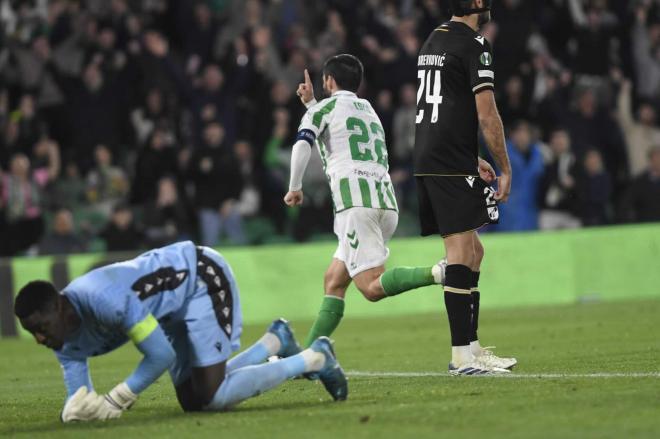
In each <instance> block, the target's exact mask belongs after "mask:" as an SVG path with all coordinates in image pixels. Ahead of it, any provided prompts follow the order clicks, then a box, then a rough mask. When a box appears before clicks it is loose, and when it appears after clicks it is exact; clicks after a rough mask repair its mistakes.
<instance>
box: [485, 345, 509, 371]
mask: <svg viewBox="0 0 660 439" xmlns="http://www.w3.org/2000/svg"><path fill="white" fill-rule="evenodd" d="M492 349H495V346H489V347H485V348H481V353H480V354H479V355H476V358H477V360H479V361H480V362H482V363H484V364H487V365H490V366H493V367H498V368H500V369H508V370H511V369H513V367H514V366H515V365H516V364H518V360H516V359H515V358H507V357H498V356H497V355H495V354H494V353H493V351H492Z"/></svg>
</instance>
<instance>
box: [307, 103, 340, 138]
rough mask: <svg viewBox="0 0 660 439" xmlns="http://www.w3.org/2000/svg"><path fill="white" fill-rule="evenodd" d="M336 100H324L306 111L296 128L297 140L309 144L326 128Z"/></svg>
mask: <svg viewBox="0 0 660 439" xmlns="http://www.w3.org/2000/svg"><path fill="white" fill-rule="evenodd" d="M336 103H337V99H326V100H323V101H321V102H319V103H318V104H316V105H314V106H313V107H312V108H310V109H309V110H307V113H305V115H304V116H303V119H302V121H301V122H300V127H299V128H298V137H297V140H305V141H307V142H309V143H310V144H311V143H313V142H314V140H316V138H317V137H318V136H320V135H321V134H322V133H323V131H325V129H326V128H327V127H328V124H329V123H330V119H331V117H332V111H333V110H334V109H335V104H336Z"/></svg>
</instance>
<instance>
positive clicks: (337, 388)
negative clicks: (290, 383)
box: [309, 337, 348, 401]
mask: <svg viewBox="0 0 660 439" xmlns="http://www.w3.org/2000/svg"><path fill="white" fill-rule="evenodd" d="M309 348H310V349H311V350H313V351H314V352H320V353H322V354H323V355H324V356H325V365H324V366H323V369H321V370H320V371H319V372H318V375H319V379H320V380H321V382H322V383H323V386H324V387H325V390H327V391H328V393H329V394H330V396H332V399H334V400H335V401H344V400H345V399H346V398H347V397H348V380H347V379H346V375H345V374H344V371H343V370H342V368H341V366H340V365H339V362H337V357H336V356H335V351H334V350H333V349H332V342H331V341H330V339H329V338H328V337H319V338H317V339H316V341H314V343H312V345H311V346H310V347H309Z"/></svg>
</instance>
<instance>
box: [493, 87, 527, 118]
mask: <svg viewBox="0 0 660 439" xmlns="http://www.w3.org/2000/svg"><path fill="white" fill-rule="evenodd" d="M524 92H525V90H524V88H523V81H522V78H521V77H520V76H518V75H515V76H512V77H511V78H509V80H508V81H507V83H506V84H505V85H504V99H501V100H500V103H499V109H500V114H501V116H502V122H503V123H504V124H505V125H506V126H510V125H511V124H512V123H514V122H515V121H517V120H522V119H525V118H526V117H527V115H528V114H529V103H528V102H527V97H526V96H525V95H524Z"/></svg>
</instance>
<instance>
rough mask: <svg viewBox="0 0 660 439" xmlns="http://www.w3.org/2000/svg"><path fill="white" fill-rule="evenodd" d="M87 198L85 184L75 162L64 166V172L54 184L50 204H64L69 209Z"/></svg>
mask: <svg viewBox="0 0 660 439" xmlns="http://www.w3.org/2000/svg"><path fill="white" fill-rule="evenodd" d="M86 199H87V184H86V183H85V180H84V179H83V178H82V177H81V176H80V170H79V169H78V165H76V163H75V162H69V163H67V164H66V165H65V166H64V174H63V175H62V177H60V178H59V179H58V180H57V181H56V182H55V184H54V187H53V191H52V196H51V204H52V205H55V206H66V207H68V208H70V209H75V208H76V207H78V206H80V205H82V204H83V203H84V202H85V201H86Z"/></svg>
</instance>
